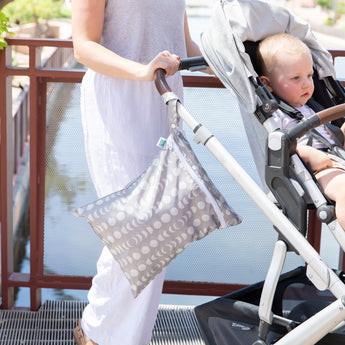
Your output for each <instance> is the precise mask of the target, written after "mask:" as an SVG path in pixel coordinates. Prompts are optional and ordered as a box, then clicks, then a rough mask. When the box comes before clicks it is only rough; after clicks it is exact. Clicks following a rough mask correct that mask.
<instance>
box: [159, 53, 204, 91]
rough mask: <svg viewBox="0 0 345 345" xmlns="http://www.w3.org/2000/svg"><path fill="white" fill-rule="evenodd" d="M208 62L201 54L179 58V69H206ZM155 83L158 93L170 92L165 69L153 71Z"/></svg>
mask: <svg viewBox="0 0 345 345" xmlns="http://www.w3.org/2000/svg"><path fill="white" fill-rule="evenodd" d="M207 66H208V63H207V62H206V60H205V59H204V57H203V56H195V57H190V58H185V59H181V62H180V66H179V70H189V71H191V72H193V71H198V70H203V69H206V68H207ZM154 80H155V84H156V87H157V90H158V92H159V93H160V95H163V94H164V93H166V92H171V89H170V87H169V85H168V83H167V81H166V79H165V71H164V70H163V69H161V68H159V69H157V70H156V71H155V75H154Z"/></svg>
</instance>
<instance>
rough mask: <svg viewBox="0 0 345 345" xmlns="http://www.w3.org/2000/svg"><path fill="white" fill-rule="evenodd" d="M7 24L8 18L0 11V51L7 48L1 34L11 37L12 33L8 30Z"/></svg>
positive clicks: (8, 25)
mask: <svg viewBox="0 0 345 345" xmlns="http://www.w3.org/2000/svg"><path fill="white" fill-rule="evenodd" d="M8 22H9V19H8V17H7V16H6V15H5V14H4V13H3V12H1V11H0V49H3V48H4V47H7V43H6V41H5V39H4V36H3V34H4V33H8V34H10V35H13V33H12V32H11V31H10V30H9V29H10V28H11V25H10V24H9V23H8Z"/></svg>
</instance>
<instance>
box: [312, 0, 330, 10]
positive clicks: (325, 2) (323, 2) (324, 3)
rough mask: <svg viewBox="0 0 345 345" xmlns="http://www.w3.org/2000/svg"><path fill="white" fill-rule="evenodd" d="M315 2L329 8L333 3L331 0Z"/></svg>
mask: <svg viewBox="0 0 345 345" xmlns="http://www.w3.org/2000/svg"><path fill="white" fill-rule="evenodd" d="M316 2H317V4H318V5H319V6H320V7H322V8H326V9H328V10H330V9H331V8H332V5H333V0H317V1H316Z"/></svg>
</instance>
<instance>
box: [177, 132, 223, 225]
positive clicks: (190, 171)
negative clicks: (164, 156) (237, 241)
mask: <svg viewBox="0 0 345 345" xmlns="http://www.w3.org/2000/svg"><path fill="white" fill-rule="evenodd" d="M171 142H172V147H173V150H174V151H175V153H176V154H177V156H178V157H179V158H180V160H181V162H182V164H183V165H184V166H185V168H186V169H187V170H188V172H189V173H190V174H191V175H192V177H193V179H194V181H195V182H196V183H197V184H198V186H199V187H200V188H201V190H202V191H203V192H204V193H205V194H206V196H207V198H208V199H209V200H210V202H211V204H212V206H213V209H214V210H215V212H216V214H217V216H218V218H219V221H220V223H221V226H222V228H226V227H227V225H226V222H225V220H224V217H223V213H222V211H221V210H220V208H219V206H218V204H217V202H216V200H215V198H214V197H213V196H212V194H211V193H210V191H209V190H208V189H207V188H206V186H205V183H204V181H203V180H202V179H201V178H199V176H198V175H197V174H196V173H195V171H194V170H193V169H192V168H191V166H190V165H189V164H188V162H187V160H186V159H185V157H184V155H183V154H182V152H181V150H180V148H179V147H178V145H177V144H176V142H175V140H173V138H172V137H171Z"/></svg>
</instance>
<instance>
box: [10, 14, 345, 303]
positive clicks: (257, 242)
mask: <svg viewBox="0 0 345 345" xmlns="http://www.w3.org/2000/svg"><path fill="white" fill-rule="evenodd" d="M207 20H208V17H207V16H198V17H190V21H189V23H190V30H191V34H192V37H194V39H195V40H196V41H199V36H200V31H201V30H202V28H203V27H204V26H205V24H206V22H207ZM340 70H342V71H345V68H341V69H340ZM55 92H56V94H57V95H58V99H59V100H60V101H58V105H57V106H56V104H55V105H54V107H51V106H48V113H49V114H51V115H52V116H51V118H52V120H51V122H50V123H49V126H48V132H47V143H49V145H48V148H47V162H46V165H47V171H46V203H45V256H44V268H45V273H46V274H63V275H68V274H77V275H90V276H93V275H94V274H95V272H96V262H97V259H98V257H99V254H100V251H101V249H102V248H103V244H102V242H101V241H100V240H99V239H98V237H97V236H96V235H95V234H94V233H93V232H92V230H91V228H90V227H89V226H88V224H87V223H86V221H85V220H84V219H80V218H76V217H74V216H73V214H72V212H73V210H74V209H75V208H77V207H78V206H81V205H84V204H87V203H88V202H90V201H93V200H95V199H97V197H96V193H95V191H94V188H93V185H92V183H91V182H90V178H89V174H88V170H87V166H86V162H85V157H84V148H83V135H82V128H81V124H80V110H79V96H80V91H79V85H69V84H66V85H63V86H62V88H60V90H56V91H55ZM66 100H68V102H67V103H66ZM185 106H186V108H187V109H188V110H189V112H190V113H191V114H192V115H193V116H194V117H195V118H197V119H198V121H200V122H201V123H203V124H204V125H205V126H206V127H207V128H208V129H209V130H211V132H212V133H213V134H214V135H215V136H216V137H217V138H218V140H219V141H220V142H221V143H222V144H223V145H224V146H225V147H226V148H227V150H228V151H229V152H230V153H231V154H232V155H233V156H234V158H235V159H236V160H237V161H238V162H239V163H240V165H241V166H242V167H243V168H244V169H245V170H246V171H247V172H248V173H249V174H250V175H251V177H252V178H253V179H254V180H255V181H256V182H257V183H260V182H259V178H258V175H257V173H256V169H255V167H254V163H253V161H252V157H251V153H250V150H249V146H248V143H247V139H246V136H245V133H244V128H243V124H242V121H241V118H240V113H239V108H238V105H237V103H236V101H235V100H234V99H233V97H232V96H231V94H230V93H229V92H228V91H227V90H216V89H186V90H185ZM186 136H187V138H188V140H189V141H190V143H191V144H192V146H193V148H194V150H195V152H196V154H197V156H198V158H199V159H200V161H201V163H202V164H203V166H204V167H205V169H206V170H207V172H208V173H209V175H210V177H211V178H212V180H213V181H214V182H215V184H216V186H217V187H218V188H219V190H220V191H221V192H222V193H223V195H224V196H225V198H226V199H227V200H228V202H229V204H230V205H231V206H233V208H234V209H235V210H236V211H237V212H238V213H239V214H240V215H241V216H242V217H243V223H242V224H241V225H239V226H236V227H233V228H229V229H225V230H218V231H215V232H213V233H212V234H210V235H209V236H208V237H207V238H205V239H204V240H202V241H199V242H196V243H193V244H191V245H190V246H189V247H188V248H187V249H186V250H185V251H184V252H183V253H182V254H181V255H179V256H178V257H177V258H176V259H175V260H174V261H173V262H172V263H171V264H170V265H169V267H168V269H167V273H166V279H173V280H193V281H213V282H229V283H243V284H250V283H253V282H256V281H259V280H262V279H264V276H265V273H266V271H267V268H268V265H269V262H270V258H271V253H272V250H273V246H274V242H275V240H276V238H277V234H276V232H275V231H274V230H273V228H272V225H271V223H270V222H269V221H268V220H267V219H266V217H265V216H264V215H263V214H262V212H261V211H260V210H259V209H258V207H257V206H256V205H255V204H254V203H253V202H252V201H251V200H250V199H249V198H248V197H247V196H246V195H245V193H244V192H243V191H242V190H241V188H240V187H239V186H238V185H237V184H236V183H235V182H234V181H233V179H232V177H231V176H230V175H229V174H228V173H227V172H226V171H225V170H224V169H223V168H222V167H221V165H220V164H219V163H218V162H217V161H216V160H215V158H214V157H213V156H212V155H211V154H210V153H209V152H208V151H207V149H206V148H205V147H203V146H197V145H195V144H194V143H193V138H192V133H191V131H190V130H189V129H188V128H187V129H186ZM323 236H324V239H325V243H326V244H327V245H326V246H324V247H323V248H322V255H323V256H324V257H325V258H326V260H327V262H328V263H329V264H330V265H331V266H336V265H337V253H338V249H337V245H336V244H335V243H333V242H334V241H333V240H332V239H330V235H329V232H328V231H325V232H324V235H323ZM23 238H24V241H26V243H25V245H24V249H25V250H24V251H23V250H22V251H21V256H22V257H23V259H21V260H20V271H21V272H26V273H29V261H28V259H27V257H28V256H29V250H30V248H29V242H28V239H27V237H25V236H24V237H23ZM18 261H19V260H18ZM302 264H303V262H302V260H301V259H300V258H299V257H298V256H297V255H295V254H293V253H289V254H288V258H287V262H286V266H285V271H288V270H290V269H293V268H295V267H296V266H299V265H302ZM86 294H87V292H86V291H76V290H63V291H61V290H51V289H43V290H42V297H43V300H47V299H80V300H86ZM212 298H213V297H191V296H176V295H163V296H162V303H171V304H199V303H202V302H204V301H207V300H209V299H212ZM28 303H29V291H28V289H25V288H22V289H20V290H19V292H18V294H17V299H16V305H18V306H28Z"/></svg>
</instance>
